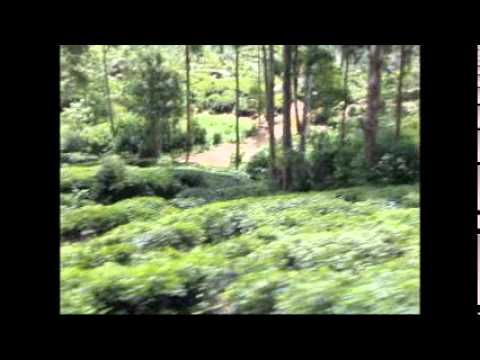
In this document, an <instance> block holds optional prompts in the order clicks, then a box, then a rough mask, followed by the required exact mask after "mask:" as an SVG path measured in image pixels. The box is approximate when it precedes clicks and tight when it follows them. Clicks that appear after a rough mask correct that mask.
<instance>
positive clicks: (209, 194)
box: [60, 45, 420, 314]
mask: <svg viewBox="0 0 480 360" xmlns="http://www.w3.org/2000/svg"><path fill="white" fill-rule="evenodd" d="M353 47H354V49H353V50H351V51H352V54H353V55H352V58H351V66H350V73H349V81H348V87H347V89H345V87H344V69H345V65H344V64H345V58H342V56H343V55H342V51H345V49H342V48H341V46H338V45H304V46H300V48H299V50H298V51H299V52H298V60H299V64H300V69H301V71H300V72H302V71H304V70H305V66H306V64H311V65H312V69H311V70H312V72H313V73H312V75H313V78H312V81H313V90H314V91H313V92H312V94H311V120H312V123H311V126H310V128H309V131H308V135H307V139H306V140H307V141H306V149H305V150H306V151H305V153H302V152H301V151H299V150H297V149H299V143H300V138H301V137H300V134H299V133H297V131H293V136H292V137H293V139H292V140H293V147H292V151H290V152H288V151H285V153H287V154H288V156H286V155H285V154H284V149H283V146H282V140H283V139H282V137H281V136H279V135H278V134H277V138H276V140H277V142H276V156H277V164H276V165H277V166H278V169H276V171H279V170H281V169H282V168H283V167H284V166H285V164H286V163H288V162H290V163H291V164H292V169H293V174H294V176H293V185H292V188H291V189H290V192H288V193H287V192H284V191H281V190H280V186H279V183H278V181H275V179H273V178H272V175H271V166H270V165H271V164H270V154H269V148H268V146H266V147H264V148H262V149H259V151H258V153H256V155H255V156H254V157H253V158H252V159H251V160H250V161H244V162H243V163H242V165H241V167H240V169H239V170H233V167H230V168H225V169H222V170H219V169H210V168H207V167H204V166H201V165H190V164H184V163H179V162H178V161H179V160H178V159H179V158H180V157H181V156H182V155H183V154H184V153H185V150H186V144H187V116H186V110H185V104H184V97H185V87H186V72H185V63H184V56H185V45H148V46H146V45H115V46H113V45H110V46H106V45H62V46H61V59H60V61H61V84H60V87H61V99H60V100H61V113H60V137H61V138H60V140H61V148H60V154H61V168H60V192H61V193H60V207H61V208H60V210H61V214H60V220H61V227H60V236H61V313H62V314H418V313H419V232H420V225H419V221H420V215H419V206H420V196H419V186H418V181H419V154H418V145H419V130H420V117H419V89H420V88H419V76H418V74H419V69H420V68H419V61H418V60H419V54H418V50H415V49H414V51H413V56H412V58H411V62H410V63H409V66H408V68H407V70H406V73H405V74H406V75H405V79H404V84H403V86H404V94H403V103H402V122H401V135H400V136H399V137H396V124H397V123H396V119H395V103H396V100H397V84H398V77H399V74H400V68H399V65H398V64H399V61H398V60H399V59H398V51H397V50H398V49H397V48H396V47H398V46H397V45H392V46H386V47H385V58H384V60H385V61H384V63H383V66H382V76H383V81H382V82H381V90H382V91H381V93H382V104H381V109H380V111H379V114H378V137H377V139H376V140H377V148H376V152H377V153H376V156H377V158H378V159H377V161H376V163H375V166H368V165H367V164H366V161H365V151H364V149H365V136H364V132H363V131H362V127H361V124H362V122H363V121H365V118H366V115H367V107H368V104H367V90H368V86H367V85H368V80H369V79H368V72H369V57H368V52H367V51H366V48H365V47H366V45H361V46H353ZM273 49H274V51H275V54H274V58H273V73H274V80H275V89H274V94H273V95H274V99H275V111H276V113H277V115H280V114H281V113H282V107H283V99H284V98H283V96H284V95H283V89H282V85H283V80H284V79H283V75H284V74H283V71H284V68H285V66H284V65H285V64H284V57H283V50H284V49H283V45H274V46H273ZM191 50H192V54H191V71H190V74H191V84H190V86H191V91H192V94H191V97H192V109H191V110H192V120H193V121H192V132H191V134H192V140H193V141H192V144H193V148H194V149H193V150H194V151H195V152H196V151H204V150H207V149H209V148H212V147H215V146H218V145H220V144H222V143H234V142H235V141H236V129H235V120H236V117H235V106H234V105H235V89H236V84H235V66H234V65H235V51H234V46H231V45H200V46H197V45H191ZM240 53H241V55H240V67H239V79H240V84H239V85H240V89H239V96H240V106H239V109H238V110H239V115H240V116H241V119H240V121H239V138H240V140H243V139H245V138H247V137H251V136H255V135H256V134H257V133H258V132H259V129H258V127H257V124H258V120H259V119H258V115H259V114H258V110H259V109H260V110H261V112H262V113H263V114H264V112H265V109H264V108H265V105H266V104H265V93H264V92H265V84H264V77H263V76H264V74H263V69H262V68H261V69H260V70H261V71H260V73H259V72H258V70H259V68H258V65H259V63H258V61H259V55H261V52H260V48H259V47H258V46H257V45H244V46H241V52H240ZM179 59H181V60H179ZM260 60H261V59H260ZM105 65H107V66H105ZM262 66H263V64H262ZM105 71H106V73H105ZM105 78H107V79H108V84H109V89H108V92H107V89H106V85H105ZM305 82H306V80H305V79H304V78H303V76H300V78H299V87H298V99H299V100H300V101H305V100H306V99H307V92H306V86H305ZM107 94H109V96H107ZM109 105H111V110H110V106H109ZM259 105H260V106H259ZM345 105H348V106H346V107H345ZM344 110H345V111H346V123H345V126H346V138H345V142H344V143H342V142H341V141H340V139H339V129H340V128H341V124H342V119H343V117H342V115H343V111H344ZM276 120H277V123H278V124H281V120H282V118H281V117H280V122H278V121H279V119H278V118H277V119H276ZM291 120H292V124H293V126H292V130H296V127H295V124H294V123H295V117H293V116H292V119H291ZM155 134H156V135H158V136H159V137H158V138H155V136H153V135H155ZM159 144H161V146H159V149H158V150H159V151H160V156H156V154H155V151H153V152H151V150H152V149H153V150H155V149H156V147H157V146H158V145H159ZM146 154H147V155H148V156H147V155H146ZM149 154H150V155H151V156H150V155H149Z"/></svg>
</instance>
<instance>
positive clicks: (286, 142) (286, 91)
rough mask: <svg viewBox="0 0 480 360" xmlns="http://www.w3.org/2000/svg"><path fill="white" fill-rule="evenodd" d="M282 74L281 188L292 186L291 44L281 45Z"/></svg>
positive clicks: (286, 189) (286, 188)
mask: <svg viewBox="0 0 480 360" xmlns="http://www.w3.org/2000/svg"><path fill="white" fill-rule="evenodd" d="M283 60H284V66H285V69H284V74H283V156H284V167H283V190H285V191H288V190H290V189H291V187H292V166H291V162H292V158H291V157H292V126H291V122H290V107H291V101H292V94H291V90H292V81H291V80H292V78H291V75H292V74H291V73H292V45H284V46H283Z"/></svg>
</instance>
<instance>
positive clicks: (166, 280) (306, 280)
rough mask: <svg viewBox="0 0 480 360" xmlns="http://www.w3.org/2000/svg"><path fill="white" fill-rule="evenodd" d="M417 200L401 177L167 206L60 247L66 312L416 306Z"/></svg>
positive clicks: (414, 309) (396, 310) (369, 310)
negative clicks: (380, 183)
mask: <svg viewBox="0 0 480 360" xmlns="http://www.w3.org/2000/svg"><path fill="white" fill-rule="evenodd" d="M132 200H133V199H132ZM417 200H418V189H417V187H416V186H412V185H402V186H388V187H364V186H362V187H357V188H348V189H338V190H334V191H325V192H321V193H318V192H311V193H308V194H282V195H274V196H272V195H270V196H266V197H256V198H246V199H245V198H244V199H239V200H229V201H223V202H215V203H211V204H204V205H202V206H199V207H192V208H186V209H182V210H178V209H177V210H175V209H171V208H169V207H168V206H167V207H165V208H162V210H161V211H160V216H158V213H157V214H153V213H152V216H151V217H149V216H144V215H142V216H140V217H138V218H136V217H135V218H132V220H131V221H130V222H129V223H126V224H124V225H120V226H118V227H115V228H113V229H111V230H109V231H108V232H106V233H105V234H103V235H101V236H99V237H95V238H93V239H90V240H87V241H85V242H81V243H75V244H64V245H62V313H108V314H122V313H123V314H126V313H129V314H167V313H169V314H186V313H189V314H192V313H202V314H239V313H240V314H304V313H307V314H343V313H347V314H364V313H365V314H374V313H381V314H409V313H418V300H419V295H418V286H419V283H418V282H419V280H418V279H419V275H418V274H419V244H418V243H419V211H418V202H417ZM167 204H168V203H167ZM115 205H117V204H115ZM115 205H112V206H115ZM137 207H138V206H137ZM140 207H142V208H144V207H145V206H140ZM127 212H128V211H127ZM128 213H130V212H128ZM272 214H275V216H272ZM135 249H136V250H135ZM387 272H388V274H387Z"/></svg>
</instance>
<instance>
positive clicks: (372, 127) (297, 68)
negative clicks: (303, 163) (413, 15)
mask: <svg viewBox="0 0 480 360" xmlns="http://www.w3.org/2000/svg"><path fill="white" fill-rule="evenodd" d="M242 46H243V45H218V46H216V47H217V49H218V51H219V52H220V53H223V52H224V51H225V48H226V47H229V48H230V49H231V50H233V52H234V55H235V56H234V63H233V64H232V65H233V66H232V67H233V69H234V76H235V90H234V95H233V94H232V96H234V98H235V132H236V150H235V159H234V164H235V166H236V168H238V167H239V165H240V162H241V156H240V150H241V149H240V131H239V117H240V110H239V109H240V71H239V68H240V62H241V51H242ZM256 46H257V56H256V57H257V63H258V64H257V66H258V89H259V93H258V96H259V98H258V102H257V105H258V106H257V109H258V110H257V112H258V116H259V117H260V115H261V114H262V113H263V114H264V117H265V120H266V123H267V126H268V133H269V163H270V173H271V177H272V179H275V180H276V181H278V183H279V184H281V185H282V187H283V188H284V189H285V190H289V189H291V187H292V165H293V164H292V162H293V161H294V160H293V154H294V152H297V151H298V153H299V154H300V156H304V154H305V151H306V145H307V139H308V135H309V127H310V123H311V112H312V103H313V101H314V97H313V95H314V92H315V90H316V89H315V84H316V82H315V79H316V77H317V76H318V74H319V73H320V72H322V71H324V70H322V69H321V68H320V67H319V64H320V61H321V59H322V56H324V53H322V50H321V49H320V47H321V46H319V45H256ZM177 47H178V48H179V49H183V51H184V56H185V80H186V81H185V89H184V90H185V91H184V95H182V91H181V82H180V81H179V77H178V76H177V74H175V73H172V72H171V71H168V70H166V69H165V68H164V66H162V58H161V56H160V54H159V53H158V52H148V51H144V52H141V51H140V52H139V53H140V56H138V58H137V64H136V66H135V73H136V77H135V80H134V81H132V84H131V85H130V86H129V89H130V93H131V94H132V95H133V99H134V101H133V102H132V105H133V107H132V109H133V111H135V112H137V113H138V114H140V115H141V116H142V117H144V118H145V120H146V129H145V137H146V141H145V145H144V148H143V150H142V152H141V155H142V156H145V157H155V156H158V155H159V152H160V151H161V148H162V146H161V144H162V139H163V138H164V136H167V138H168V136H170V133H171V128H172V126H174V124H172V123H170V122H169V121H165V120H164V119H169V118H175V117H178V116H179V115H181V112H183V111H180V110H179V108H181V106H180V104H181V102H183V101H185V104H186V105H185V107H184V109H185V114H186V120H187V121H186V122H187V130H186V132H187V136H186V140H185V153H186V161H187V162H188V161H189V158H190V153H191V150H192V144H193V135H192V84H191V75H192V66H191V64H192V55H195V54H200V53H201V52H202V45H178V46H177ZM110 49H111V46H110V45H102V46H101V51H102V52H101V54H102V56H101V62H102V71H103V91H104V99H105V109H106V113H107V118H108V121H109V124H110V129H111V133H112V136H113V137H115V135H116V130H117V129H116V124H115V113H114V108H113V105H112V95H111V89H110V79H109V76H110V75H109V74H110V73H111V68H110V63H109V51H110ZM280 49H281V54H280ZM336 49H337V51H338V52H339V53H340V55H341V69H342V71H343V106H342V113H341V120H340V126H339V130H338V131H339V141H340V144H341V145H343V144H345V141H346V138H347V128H348V127H347V119H348V111H347V110H348V106H349V104H350V102H351V99H350V95H349V79H350V72H351V69H352V65H353V64H355V63H357V62H358V61H359V60H360V59H362V58H364V59H365V58H366V59H367V64H368V84H366V88H367V111H366V116H365V117H364V118H363V119H360V120H359V124H360V128H361V130H362V132H363V135H364V151H365V160H366V162H367V164H368V165H369V166H374V165H375V163H376V161H377V156H376V152H377V134H378V125H379V124H378V121H379V112H380V111H381V108H382V93H381V89H382V73H383V72H384V65H385V58H386V56H388V55H391V54H397V58H398V69H399V70H398V80H397V88H396V99H395V134H396V137H397V138H400V136H401V121H402V116H403V111H402V109H403V107H402V103H403V96H404V94H403V92H404V79H405V76H406V74H407V73H408V67H409V63H410V60H411V55H412V50H413V45H338V46H336ZM62 51H63V52H64V53H65V54H66V56H64V59H66V60H65V61H67V62H68V63H69V66H68V67H66V68H67V69H69V71H70V73H69V74H67V75H69V76H70V77H76V78H78V84H81V83H82V82H81V80H82V73H81V71H77V65H78V63H79V62H80V59H81V56H82V54H84V53H85V52H87V51H88V45H63V46H62ZM323 51H325V50H323ZM279 69H280V70H279ZM62 74H63V73H62ZM64 75H65V74H63V75H62V76H64ZM67 75H65V76H67ZM262 75H263V76H262ZM276 77H281V79H282V93H283V104H281V105H282V118H283V120H282V121H283V135H282V141H281V144H282V154H283V156H282V161H281V162H279V159H278V158H279V156H278V152H277V149H276V146H277V139H276V134H275V112H276V104H275V88H276V87H275V80H276ZM182 96H183V99H182ZM299 100H302V103H303V107H302V109H303V111H302V116H300V111H299V108H298V104H299ZM64 105H65V104H64V101H63V99H62V106H64ZM262 105H264V106H263V108H262ZM277 105H280V104H277ZM292 105H293V113H294V119H292V118H291V114H292ZM292 122H293V123H294V125H295V129H296V131H297V134H298V135H299V138H300V143H299V148H298V149H297V150H294V149H293V141H292V131H291V130H292ZM160 134H162V136H160ZM165 134H166V135H165Z"/></svg>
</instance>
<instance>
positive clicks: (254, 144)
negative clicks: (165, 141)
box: [177, 102, 303, 168]
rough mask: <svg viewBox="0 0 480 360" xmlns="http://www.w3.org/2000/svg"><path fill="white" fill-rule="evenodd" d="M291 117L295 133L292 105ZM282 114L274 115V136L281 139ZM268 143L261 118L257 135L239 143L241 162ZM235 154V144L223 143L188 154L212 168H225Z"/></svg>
mask: <svg viewBox="0 0 480 360" xmlns="http://www.w3.org/2000/svg"><path fill="white" fill-rule="evenodd" d="M291 111H292V112H291V119H292V134H295V133H296V124H295V112H294V107H293V105H292V110H291ZM299 116H300V119H301V118H302V116H303V105H302V103H301V102H299ZM241 121H251V123H252V124H256V123H258V121H257V120H254V119H249V118H241ZM282 121H283V116H282V115H277V116H276V117H275V138H276V139H277V140H278V139H281V137H282V135H283V123H282ZM268 143H269V136H268V125H267V123H266V121H265V119H263V118H262V121H261V125H260V127H259V130H258V132H257V135H255V136H254V137H249V138H246V139H244V140H243V142H242V143H241V144H240V154H242V162H243V163H246V162H248V161H250V160H251V159H252V157H253V156H254V155H255V154H256V153H258V152H259V151H260V150H261V149H262V148H263V147H265V146H267V145H268ZM234 154H235V144H231V143H224V144H220V145H218V146H215V147H214V148H212V149H211V150H208V151H205V152H202V153H196V154H192V155H190V161H189V162H190V163H192V164H198V165H202V166H207V167H213V168H227V167H229V166H230V165H231V159H232V158H233V157H234ZM177 160H178V161H185V156H184V155H182V156H181V157H179V158H178V159H177Z"/></svg>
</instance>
